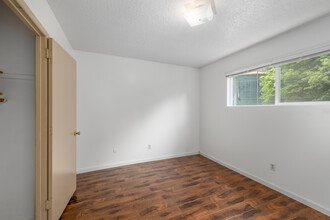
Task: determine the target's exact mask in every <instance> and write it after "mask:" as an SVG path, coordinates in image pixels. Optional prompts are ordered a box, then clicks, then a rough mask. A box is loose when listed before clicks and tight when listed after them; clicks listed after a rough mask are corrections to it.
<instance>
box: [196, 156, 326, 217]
mask: <svg viewBox="0 0 330 220" xmlns="http://www.w3.org/2000/svg"><path fill="white" fill-rule="evenodd" d="M200 155H202V156H204V157H206V158H208V159H210V160H213V161H214V162H216V163H218V164H220V165H223V166H225V167H227V168H229V169H231V170H234V171H236V172H237V173H240V174H242V175H243V176H246V177H248V178H250V179H253V180H254V181H256V182H258V183H261V184H263V185H265V186H267V187H269V188H271V189H273V190H276V191H278V192H280V193H282V194H284V195H286V196H288V197H290V198H292V199H294V200H297V201H298V202H301V203H303V204H304V205H307V206H309V207H311V208H313V209H315V210H317V211H319V212H322V213H324V214H325V215H327V216H329V217H330V209H328V208H326V207H324V206H322V205H320V204H317V203H316V202H313V201H311V200H309V199H306V198H304V197H302V196H299V195H297V194H295V193H293V192H290V191H288V190H286V189H283V188H281V187H279V186H276V185H274V184H272V183H270V182H268V181H266V180H263V179H261V178H259V177H256V176H254V175H253V174H250V173H248V172H246V171H244V170H241V169H239V168H237V167H235V166H232V165H230V164H228V163H226V162H223V161H221V160H219V159H216V158H215V157H213V156H209V155H208V154H206V153H203V152H201V151H200Z"/></svg>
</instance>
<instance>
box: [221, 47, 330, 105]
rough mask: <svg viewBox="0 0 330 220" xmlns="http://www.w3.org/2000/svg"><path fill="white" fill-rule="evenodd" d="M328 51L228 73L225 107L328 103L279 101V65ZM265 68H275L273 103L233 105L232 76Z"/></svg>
mask: <svg viewBox="0 0 330 220" xmlns="http://www.w3.org/2000/svg"><path fill="white" fill-rule="evenodd" d="M329 53H330V50H329V51H326V52H324V51H323V52H320V53H315V54H312V55H308V56H304V57H300V58H296V59H290V60H286V61H281V62H278V63H276V64H275V63H274V64H267V65H264V66H260V67H258V68H251V69H248V70H244V71H238V72H234V73H232V74H228V75H227V76H226V77H227V107H257V106H258V107H260V106H317V105H320V106H322V105H330V101H316V102H281V66H282V65H285V64H288V63H294V62H297V61H299V60H306V59H311V58H314V57H318V56H322V55H325V54H329ZM267 68H275V83H274V86H275V103H274V104H267V105H234V100H233V76H235V75H241V74H244V73H247V72H252V71H258V70H261V69H267Z"/></svg>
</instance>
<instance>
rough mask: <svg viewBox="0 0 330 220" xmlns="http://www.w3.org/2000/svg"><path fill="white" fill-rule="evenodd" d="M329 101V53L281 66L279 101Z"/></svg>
mask: <svg viewBox="0 0 330 220" xmlns="http://www.w3.org/2000/svg"><path fill="white" fill-rule="evenodd" d="M315 101H330V55H325V56H320V57H315V58H312V59H308V60H303V61H298V62H295V63H290V64H286V65H282V66H281V102H315Z"/></svg>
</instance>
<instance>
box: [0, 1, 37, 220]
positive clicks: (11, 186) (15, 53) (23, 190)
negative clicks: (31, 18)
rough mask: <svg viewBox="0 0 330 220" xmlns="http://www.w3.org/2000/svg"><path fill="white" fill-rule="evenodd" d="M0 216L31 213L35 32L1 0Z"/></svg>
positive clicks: (18, 219) (21, 217)
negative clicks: (15, 77) (22, 76)
mask: <svg viewBox="0 0 330 220" xmlns="http://www.w3.org/2000/svg"><path fill="white" fill-rule="evenodd" d="M0 33H1V34H0V48H1V49H0V70H2V71H3V72H4V74H6V75H7V74H8V75H10V76H13V75H15V76H17V74H23V75H24V76H26V77H29V78H31V79H30V80H20V79H1V75H0V92H3V93H4V96H5V97H6V98H8V102H7V103H0V219H1V220H2V219H4V220H30V219H33V217H34V153H35V149H34V127H35V126H34V120H35V116H34V109H35V108H34V105H35V101H34V96H35V93H34V88H35V86H34V80H33V78H34V46H35V45H34V35H33V33H32V32H30V30H29V29H27V28H26V27H25V25H24V24H23V23H22V22H21V21H20V20H19V19H18V18H17V17H16V16H15V15H14V14H13V13H12V12H11V11H10V9H9V8H7V6H6V5H5V4H4V3H3V2H2V1H0Z"/></svg>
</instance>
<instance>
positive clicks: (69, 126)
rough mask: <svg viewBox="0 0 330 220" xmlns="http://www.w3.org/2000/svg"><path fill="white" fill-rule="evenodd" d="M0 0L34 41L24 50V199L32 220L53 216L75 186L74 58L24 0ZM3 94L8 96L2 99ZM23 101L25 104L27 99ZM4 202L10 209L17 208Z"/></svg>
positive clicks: (1, 102)
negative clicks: (30, 140) (27, 167)
mask: <svg viewBox="0 0 330 220" xmlns="http://www.w3.org/2000/svg"><path fill="white" fill-rule="evenodd" d="M0 3H1V5H0V6H1V7H3V6H6V7H9V9H11V11H12V12H14V14H15V16H16V18H17V17H18V18H19V19H20V20H21V21H22V22H23V23H24V25H25V26H26V27H27V28H28V29H29V30H30V32H31V33H32V35H33V37H34V42H32V43H31V44H33V43H34V51H31V52H30V53H31V54H30V58H31V57H32V58H33V57H34V66H33V65H32V66H33V67H34V70H33V71H34V74H32V73H31V74H30V75H29V77H31V79H29V80H30V82H32V83H33V82H34V93H33V91H32V92H31V94H32V95H34V97H32V98H31V99H32V102H34V103H32V105H34V126H33V125H31V128H30V129H32V130H33V129H34V135H35V138H34V145H35V148H34V159H35V164H34V167H35V170H34V201H33V199H31V200H32V201H30V203H31V204H33V203H34V213H33V214H34V219H35V220H44V219H48V220H49V219H54V220H56V219H58V218H59V217H60V215H61V214H62V212H63V210H64V208H65V206H66V204H67V202H68V201H69V200H70V198H71V196H72V194H73V193H74V191H75V189H76V135H78V134H80V133H79V132H77V131H76V62H75V60H74V59H73V58H72V57H71V56H70V55H69V54H68V53H67V52H66V51H65V50H64V49H63V48H62V47H61V46H59V45H58V44H57V43H56V42H55V41H54V40H53V39H50V38H48V33H47V32H46V30H45V29H44V28H43V27H42V25H41V24H40V23H39V21H38V19H37V18H36V17H35V16H34V14H33V13H32V11H31V10H30V9H29V7H28V6H27V5H26V3H25V2H24V0H0ZM5 22H7V21H5ZM11 25H12V24H9V25H8V26H9V27H10V26H11ZM1 40H2V39H1ZM30 46H31V45H30ZM1 49H2V48H1ZM12 51H13V49H12V48H9V49H8V50H6V53H7V55H8V56H10V53H11V52H12ZM17 56H21V54H19V55H17ZM9 58H10V57H9ZM32 60H33V59H32ZM0 71H1V66H0ZM6 72H7V73H6ZM10 72H11V73H13V72H12V71H10V70H9V69H6V70H5V71H3V73H2V75H3V76H5V77H6V78H9V77H10V75H9V74H10ZM30 72H31V71H30ZM0 75H1V74H0ZM11 76H13V74H12V75H11ZM0 77H1V76H0ZM23 77H26V76H23ZM0 80H1V79H0ZM17 80H19V79H17ZM21 80H22V79H21ZM25 80H28V79H25ZM0 86H1V84H0ZM0 90H1V87H0ZM32 90H33V89H32ZM0 92H1V91H0ZM8 92H9V91H8ZM10 92H12V91H10ZM17 92H19V91H17ZM6 95H8V96H7V97H9V98H8V99H7V102H5V101H6V98H7V97H6ZM10 97H11V94H6V93H3V94H2V95H1V96H0V110H1V107H2V106H5V105H6V104H8V106H9V104H11V102H12V100H10ZM24 100H25V99H24ZM25 101H27V100H25ZM29 104H30V107H31V102H29ZM31 108H32V107H31ZM32 115H33V114H32ZM69 119H70V120H69ZM32 121H33V119H32ZM8 125H11V124H10V122H9V123H8ZM21 132H23V133H24V131H21ZM26 132H27V131H26ZM32 134H33V132H32ZM13 135H15V134H13ZM17 135H18V133H17ZM31 151H33V149H32V148H31ZM30 153H31V152H30ZM10 160H13V161H14V160H15V158H10ZM6 164H8V163H6ZM1 168H2V167H1ZM32 168H33V167H32ZM4 172H7V173H10V172H11V169H10V167H5V168H4ZM32 175H33V174H32ZM0 183H1V182H0ZM9 187H11V186H9ZM25 191H26V190H25ZM30 193H31V192H30ZM9 199H13V200H19V199H20V198H19V197H18V198H15V197H13V198H9ZM13 204H14V203H13ZM8 206H10V207H8V208H12V209H13V210H15V209H17V208H18V207H15V205H8ZM10 212H11V213H13V212H14V211H10ZM10 218H12V219H15V220H16V219H17V218H13V217H10ZM27 218H28V219H29V218H30V216H27ZM24 219H26V218H24Z"/></svg>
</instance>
